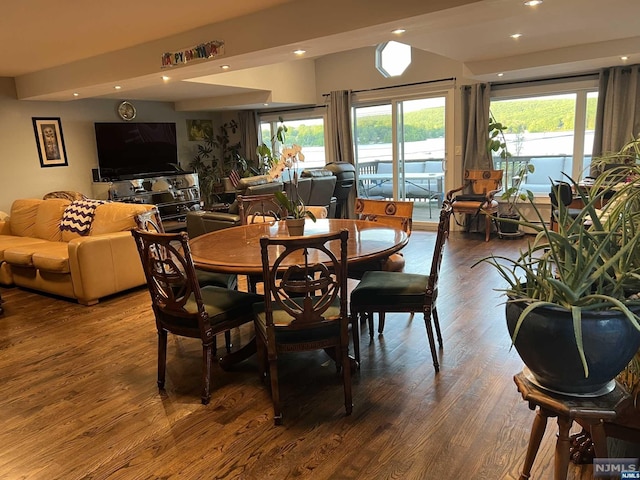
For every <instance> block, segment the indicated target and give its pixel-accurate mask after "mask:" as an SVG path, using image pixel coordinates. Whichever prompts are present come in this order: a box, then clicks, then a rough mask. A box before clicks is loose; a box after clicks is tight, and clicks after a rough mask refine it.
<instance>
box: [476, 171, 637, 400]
mask: <svg viewBox="0 0 640 480" xmlns="http://www.w3.org/2000/svg"><path fill="white" fill-rule="evenodd" d="M633 169H634V170H635V175H629V176H628V177H627V179H628V181H627V182H625V183H622V184H613V183H612V182H611V177H609V175H608V174H603V175H601V176H600V177H599V178H598V179H597V180H596V182H595V185H594V186H593V188H591V189H590V190H589V191H585V190H583V189H580V188H579V186H578V185H577V184H576V183H575V182H574V183H573V186H574V188H575V189H576V190H577V191H578V192H579V195H580V196H581V197H582V201H583V202H584V205H585V207H584V208H583V210H582V211H581V213H580V215H579V216H578V217H577V218H575V220H574V219H572V218H571V217H570V216H569V214H568V209H567V207H566V206H564V205H559V207H558V209H559V221H558V231H557V232H554V231H552V230H549V228H548V227H547V226H546V222H545V220H544V218H543V217H542V215H541V214H540V211H539V210H538V209H537V207H536V205H535V203H534V201H533V200H534V199H533V194H531V193H530V192H529V193H528V194H527V199H528V201H529V203H530V205H531V207H532V208H533V210H534V211H535V212H536V214H537V216H538V217H539V218H538V220H539V221H540V223H541V225H542V226H540V225H538V224H534V223H528V222H525V221H520V222H519V223H520V224H521V225H526V226H527V227H529V228H531V229H534V230H536V231H537V235H536V237H535V239H533V240H532V241H529V245H528V248H527V249H526V250H523V251H521V253H520V255H519V256H518V257H517V258H515V259H512V258H507V257H500V256H490V257H486V258H484V259H481V260H480V261H479V262H477V263H476V265H477V264H478V263H480V262H488V263H489V264H491V265H493V266H494V267H495V268H497V270H498V272H499V273H500V275H501V276H502V278H503V279H504V280H505V281H506V282H507V287H506V288H504V289H501V291H503V292H504V293H505V295H506V297H507V302H506V316H507V325H508V329H509V333H510V335H511V339H512V342H513V345H514V346H515V348H516V350H517V351H518V354H519V355H520V357H521V358H522V360H523V362H524V363H525V365H526V366H527V369H525V373H526V374H527V376H528V377H529V378H530V379H531V380H532V381H533V382H534V383H536V384H538V385H540V386H541V387H543V388H546V389H548V390H552V391H555V392H561V393H564V394H570V395H592V396H593V395H599V394H602V393H606V392H607V391H609V390H610V389H611V388H612V387H613V386H614V385H615V384H614V383H613V380H612V379H613V378H614V377H615V376H616V375H618V374H619V373H620V372H621V371H622V370H623V369H624V368H625V367H626V366H627V364H628V363H629V361H630V360H631V359H632V358H633V356H634V354H635V353H636V352H637V351H638V348H639V347H640V323H639V321H640V318H639V317H638V314H639V313H640V299H639V297H638V295H637V294H638V292H640V210H639V209H638V207H639V206H640V193H639V192H640V167H638V166H637V165H636V166H634V167H633ZM568 180H569V181H570V180H571V179H570V178H568ZM604 199H608V201H606V203H604ZM603 203H604V205H603V206H602V207H601V209H598V208H596V207H598V206H600V205H602V204H603ZM633 205H635V207H636V208H635V209H634V208H629V207H630V206H633Z"/></svg>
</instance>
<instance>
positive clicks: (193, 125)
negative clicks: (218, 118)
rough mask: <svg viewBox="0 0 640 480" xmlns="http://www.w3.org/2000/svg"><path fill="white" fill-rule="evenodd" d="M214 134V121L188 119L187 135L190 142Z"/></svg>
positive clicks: (199, 140) (201, 139) (198, 140)
mask: <svg viewBox="0 0 640 480" xmlns="http://www.w3.org/2000/svg"><path fill="white" fill-rule="evenodd" d="M212 134H213V121H211V120H187V137H188V138H189V141H190V142H201V141H203V140H206V139H207V138H208V137H210V136H211V135H212Z"/></svg>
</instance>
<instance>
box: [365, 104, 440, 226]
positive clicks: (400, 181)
mask: <svg viewBox="0 0 640 480" xmlns="http://www.w3.org/2000/svg"><path fill="white" fill-rule="evenodd" d="M354 111H355V114H354V142H355V145H356V165H357V168H358V177H359V184H358V195H359V196H361V197H364V198H376V199H396V200H411V201H413V202H414V213H413V220H414V222H437V220H438V210H439V208H440V206H441V205H442V200H443V197H444V188H445V181H444V175H445V167H444V165H445V151H446V149H445V134H446V132H445V125H446V121H445V118H446V97H445V96H433V97H428V98H418V99H412V100H398V101H389V102H383V103H376V104H370V105H361V106H356V107H355V109H354Z"/></svg>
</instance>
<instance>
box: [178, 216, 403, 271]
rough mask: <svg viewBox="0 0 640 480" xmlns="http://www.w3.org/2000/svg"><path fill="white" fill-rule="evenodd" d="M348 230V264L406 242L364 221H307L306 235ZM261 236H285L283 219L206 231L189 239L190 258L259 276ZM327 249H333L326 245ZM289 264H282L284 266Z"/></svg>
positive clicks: (385, 253) (393, 231) (220, 268)
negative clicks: (191, 255) (191, 256)
mask: <svg viewBox="0 0 640 480" xmlns="http://www.w3.org/2000/svg"><path fill="white" fill-rule="evenodd" d="M343 228H346V229H347V230H348V231H349V239H348V241H347V260H348V262H349V264H352V263H353V264H357V263H359V262H367V261H371V260H376V259H378V258H385V257H388V256H389V255H391V254H392V253H395V252H397V251H399V250H401V249H402V248H403V247H404V246H405V245H406V244H407V242H408V241H409V236H408V235H407V233H406V232H404V231H403V230H401V229H399V228H394V227H391V226H389V225H381V224H378V223H376V222H368V221H365V220H343V219H335V218H325V219H319V220H318V221H316V222H313V221H311V220H309V219H308V220H307V221H306V224H305V229H304V232H305V236H306V235H320V234H325V233H332V232H339V231H340V230H342V229H343ZM263 236H267V237H277V236H284V237H288V236H289V234H288V233H287V226H286V224H285V222H284V221H279V222H274V223H254V224H251V225H241V226H238V227H233V228H225V229H222V230H217V231H215V232H209V233H207V234H204V235H201V236H199V237H196V238H193V239H191V240H190V245H191V253H192V254H193V261H194V263H195V264H196V266H197V267H198V268H201V269H203V270H208V271H212V272H222V273H238V274H243V275H253V274H257V275H261V274H262V258H261V254H260V238H261V237H263ZM330 248H334V247H333V245H330ZM291 264H293V261H291V263H289V264H283V265H282V268H283V269H286V267H288V266H289V265H291Z"/></svg>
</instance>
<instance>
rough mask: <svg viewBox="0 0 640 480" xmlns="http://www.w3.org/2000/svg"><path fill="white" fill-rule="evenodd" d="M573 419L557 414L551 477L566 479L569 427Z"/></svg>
mask: <svg viewBox="0 0 640 480" xmlns="http://www.w3.org/2000/svg"><path fill="white" fill-rule="evenodd" d="M572 423H573V421H572V420H571V419H569V418H567V417H562V416H558V440H557V441H556V458H555V462H554V465H555V468H554V474H553V478H554V480H566V478H567V469H568V468H569V446H570V443H569V429H570V428H571V424H572Z"/></svg>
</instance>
